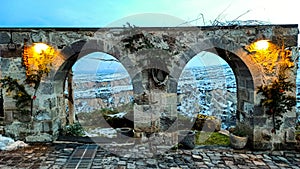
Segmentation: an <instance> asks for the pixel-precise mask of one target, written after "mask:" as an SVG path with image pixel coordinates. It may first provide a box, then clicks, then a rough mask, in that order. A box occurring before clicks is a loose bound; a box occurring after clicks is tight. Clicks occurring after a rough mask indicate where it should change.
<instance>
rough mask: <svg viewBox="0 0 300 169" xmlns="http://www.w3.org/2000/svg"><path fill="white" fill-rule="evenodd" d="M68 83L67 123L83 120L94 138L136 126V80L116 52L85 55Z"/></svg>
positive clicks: (86, 133)
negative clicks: (134, 115)
mask: <svg viewBox="0 0 300 169" xmlns="http://www.w3.org/2000/svg"><path fill="white" fill-rule="evenodd" d="M64 84H65V86H64V95H65V96H66V97H65V98H66V99H65V105H66V115H67V117H66V124H67V125H68V124H70V123H73V124H77V123H79V124H80V125H81V126H82V128H83V129H84V134H85V135H86V136H90V137H97V136H104V137H114V136H116V134H117V132H116V130H114V128H121V127H130V128H133V86H132V81H131V78H130V76H129V74H128V72H127V71H126V69H125V68H124V66H123V65H122V63H120V61H119V60H117V59H116V58H115V57H113V56H112V55H109V54H106V53H103V52H93V53H89V54H87V55H85V56H83V57H81V58H80V59H79V60H77V61H76V62H74V64H73V65H72V66H71V69H70V72H69V73H68V75H67V77H66V80H65V83H64ZM70 96H71V97H70ZM70 116H73V117H70ZM70 119H71V120H72V119H74V122H71V120H70Z"/></svg>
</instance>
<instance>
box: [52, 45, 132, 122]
mask: <svg viewBox="0 0 300 169" xmlns="http://www.w3.org/2000/svg"><path fill="white" fill-rule="evenodd" d="M94 52H102V53H106V54H109V55H111V56H112V57H114V58H116V59H117V60H118V61H119V62H120V63H121V64H122V65H123V66H124V68H125V69H126V71H127V72H128V70H127V69H128V65H130V62H126V63H124V61H126V59H124V58H122V57H121V55H120V53H121V52H120V50H119V49H118V48H117V47H115V45H114V44H109V43H107V42H104V41H102V40H99V39H95V40H79V41H76V42H73V43H72V44H70V45H69V46H66V47H64V48H63V49H62V50H61V52H60V56H61V57H60V58H58V59H57V60H56V61H55V62H56V63H59V64H57V66H56V69H55V70H56V71H55V73H54V76H53V84H54V91H55V94H56V97H57V107H58V108H60V109H59V110H57V112H56V113H57V115H58V116H59V118H60V119H61V121H62V122H63V123H64V121H65V120H64V118H65V110H64V109H62V108H64V107H65V105H64V104H65V102H64V99H65V98H64V97H65V96H64V89H65V81H66V78H67V74H68V72H69V71H70V70H71V69H72V66H73V65H74V64H75V62H76V61H77V60H78V59H80V58H82V57H84V56H86V55H88V54H90V53H94Z"/></svg>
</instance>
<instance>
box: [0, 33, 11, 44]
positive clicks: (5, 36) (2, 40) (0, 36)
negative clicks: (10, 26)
mask: <svg viewBox="0 0 300 169" xmlns="http://www.w3.org/2000/svg"><path fill="white" fill-rule="evenodd" d="M9 42H10V35H9V33H8V32H0V44H7V43H9Z"/></svg>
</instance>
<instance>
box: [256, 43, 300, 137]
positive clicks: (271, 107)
mask: <svg viewBox="0 0 300 169" xmlns="http://www.w3.org/2000/svg"><path fill="white" fill-rule="evenodd" d="M278 54H279V56H276V57H278V58H279V59H278V64H277V67H278V69H277V71H275V75H276V76H275V78H274V79H273V80H272V81H271V83H269V84H265V85H261V86H259V87H258V91H257V93H258V94H262V96H263V99H261V102H260V103H261V104H262V106H264V108H265V113H266V114H267V115H269V116H270V117H271V118H272V124H273V129H272V133H276V130H279V129H280V126H281V125H282V123H283V122H282V118H283V115H284V114H285V113H287V112H288V111H291V110H292V109H293V107H294V106H295V105H296V97H294V96H291V95H290V93H289V92H293V91H294V90H295V87H296V86H295V83H294V82H292V81H290V80H289V77H288V74H289V73H290V71H291V68H293V67H294V63H293V62H292V60H291V52H290V51H288V50H284V49H283V48H282V50H280V51H279V52H278ZM276 60H277V59H276ZM271 66H272V67H271V70H273V71H274V70H275V69H274V67H275V66H274V64H272V65H271Z"/></svg>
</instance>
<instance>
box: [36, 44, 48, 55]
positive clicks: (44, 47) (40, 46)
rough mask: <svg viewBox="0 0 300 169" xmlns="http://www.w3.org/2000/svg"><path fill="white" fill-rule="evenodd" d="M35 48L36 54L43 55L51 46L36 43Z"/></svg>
mask: <svg viewBox="0 0 300 169" xmlns="http://www.w3.org/2000/svg"><path fill="white" fill-rule="evenodd" d="M33 48H34V51H35V52H36V53H38V54H41V53H42V52H43V51H44V52H45V51H46V50H47V49H48V48H49V46H48V45H47V44H44V43H35V44H34V46H33Z"/></svg>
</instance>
